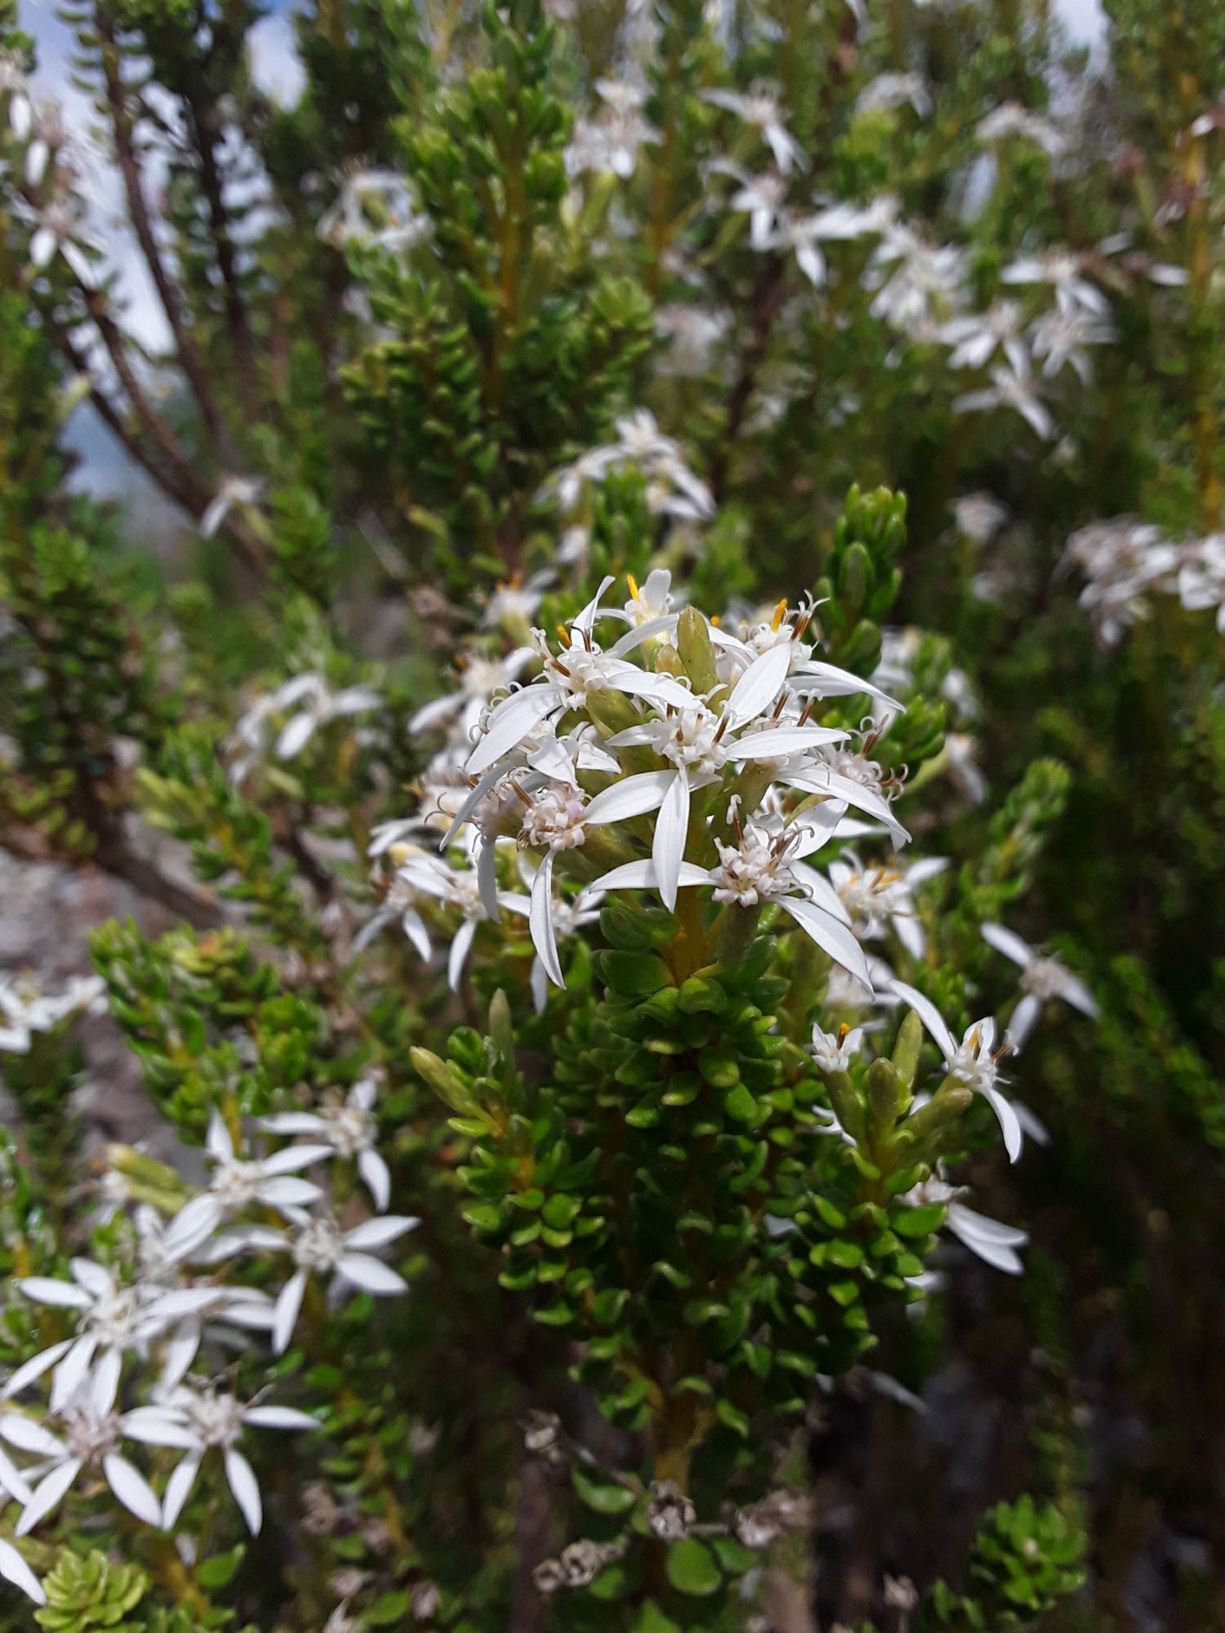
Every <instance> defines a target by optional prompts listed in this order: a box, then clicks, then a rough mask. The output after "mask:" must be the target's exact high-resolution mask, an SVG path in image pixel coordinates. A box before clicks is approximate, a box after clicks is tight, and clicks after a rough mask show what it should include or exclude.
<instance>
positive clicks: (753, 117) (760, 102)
mask: <svg viewBox="0 0 1225 1633" xmlns="http://www.w3.org/2000/svg"><path fill="white" fill-rule="evenodd" d="M702 97H703V100H705V101H706V102H711V103H713V104H714V105H715V107H717V108H726V109H727V111H728V112H729V113H734V114H735V115H736V118H737V119H740V120H742V121H743V122H744V123H745V124H746V125H752V126H753V127H754V128H755V129H757V130H759V131H760V132H761V134H762V137H763V138H764V140H765V142H766V144H767V146H768V147H769V149H770V152H771V154H772V155H773V157H774V162H775V164H776V165H777V166H778V168H779V170H780V171H781V172H782V174H783V175H784V176H785V175H787V174H788V172H789V171H792V170H803V169H804V167H805V159H804V151H803V149H802V148H801V147H800V144H799V143H798V142H797V141H796V139H795V137H794V136H792V135H791V134H790V132H789V131H788V130H787V128H786V126H785V125H784V124H783V115H782V110H781V108H780V107H779V103H778V99H777V97H775V96H774V95H772V94H771V92H769V91H768V90H765V89H763V88H762V87H755V88H754V89H753V90H752V91H750V92H748V93H747V95H746V94H743V93H741V92H739V91H726V90H716V91H703V92H702Z"/></svg>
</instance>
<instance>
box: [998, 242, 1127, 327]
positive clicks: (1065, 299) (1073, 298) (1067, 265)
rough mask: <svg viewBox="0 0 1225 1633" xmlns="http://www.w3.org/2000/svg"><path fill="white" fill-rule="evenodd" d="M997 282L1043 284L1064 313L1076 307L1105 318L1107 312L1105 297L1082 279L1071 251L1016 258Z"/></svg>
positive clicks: (1079, 260) (1076, 257)
mask: <svg viewBox="0 0 1225 1633" xmlns="http://www.w3.org/2000/svg"><path fill="white" fill-rule="evenodd" d="M1000 280H1001V282H1003V283H1006V284H1047V285H1049V287H1050V288H1051V289H1052V290H1053V291H1054V294H1055V301H1056V304H1057V305H1058V306H1059V309H1060V310H1061V311H1064V312H1068V311H1072V310H1074V309H1075V308H1077V307H1080V308H1081V309H1082V310H1083V311H1086V312H1091V313H1093V314H1094V316H1096V317H1108V316H1109V313H1110V305H1109V302H1108V301H1107V299H1106V297H1105V295H1103V294H1102V292H1101V290H1100V289H1099V288H1098V287H1097V285H1096V284H1094V283H1090V282H1089V280H1088V278H1086V277H1085V275H1084V265H1083V261H1082V258H1081V256H1079V255H1077V254H1076V253H1075V252H1074V251H1072V250H1064V249H1052V250H1044V251H1043V252H1042V253H1041V254H1038V255H1022V256H1019V257H1018V259H1017V260H1015V261H1010V262H1009V264H1008V265H1007V266H1006V267H1005V268H1004V270H1003V272H1001V273H1000Z"/></svg>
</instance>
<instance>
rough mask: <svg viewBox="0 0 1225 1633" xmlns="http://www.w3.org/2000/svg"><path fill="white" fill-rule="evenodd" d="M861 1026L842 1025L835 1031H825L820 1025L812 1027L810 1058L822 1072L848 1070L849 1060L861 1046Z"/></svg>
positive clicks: (849, 1066)
mask: <svg viewBox="0 0 1225 1633" xmlns="http://www.w3.org/2000/svg"><path fill="white" fill-rule="evenodd" d="M863 1034H864V1029H863V1027H862V1026H854V1027H852V1026H847V1025H845V1024H844V1025H842V1026H840V1027H839V1028H838V1030H837V1032H825V1031H823V1030H822V1029H821V1026H820V1025H819V1024H818V1025H815V1026H814V1027H813V1029H812V1048H811V1053H812V1058H813V1060H815V1061H816V1063H817V1065H818V1066H819V1067H820V1068H821V1070H822V1071H823V1072H848V1071H850V1069H851V1062H852V1061H853V1060H854V1059H855V1057H856V1055H857V1054H858V1053H859V1051H860V1049H861V1048H862V1047H863Z"/></svg>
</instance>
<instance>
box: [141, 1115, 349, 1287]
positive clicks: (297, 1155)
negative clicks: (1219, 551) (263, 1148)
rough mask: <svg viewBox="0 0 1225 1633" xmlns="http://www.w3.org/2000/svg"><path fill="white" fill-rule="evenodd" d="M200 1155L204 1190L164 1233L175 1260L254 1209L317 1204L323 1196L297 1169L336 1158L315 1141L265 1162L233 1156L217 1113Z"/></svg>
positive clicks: (288, 1148) (326, 1146)
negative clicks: (206, 1171) (207, 1170)
mask: <svg viewBox="0 0 1225 1633" xmlns="http://www.w3.org/2000/svg"><path fill="white" fill-rule="evenodd" d="M205 1150H206V1152H207V1154H208V1156H209V1157H210V1159H211V1160H212V1164H213V1172H212V1175H211V1176H210V1180H209V1186H208V1189H207V1190H206V1191H202V1192H201V1193H200V1194H199V1196H195V1197H193V1198H192V1199H191V1201H190V1202H188V1203H186V1204H184V1206H183V1207H182V1208H181V1209H180V1211H179V1212H178V1213H177V1214H176V1215H175V1217H174V1219H173V1220H172V1221H171V1223H170V1227H169V1229H168V1231H167V1233H166V1243H167V1247H168V1250H169V1251H170V1252H171V1253H174V1254H176V1255H178V1254H184V1255H186V1254H191V1253H194V1252H195V1251H196V1250H197V1249H198V1248H200V1247H202V1246H203V1245H204V1243H205V1242H206V1241H207V1240H208V1238H209V1237H210V1236H212V1235H213V1233H214V1232H215V1231H216V1230H217V1229H218V1227H219V1226H221V1225H223V1224H227V1223H229V1222H230V1221H231V1220H233V1219H235V1218H237V1217H238V1215H239V1214H241V1213H242V1212H243V1211H244V1210H245V1209H247V1208H250V1207H252V1206H254V1205H256V1204H258V1205H260V1206H262V1207H265V1208H275V1209H282V1208H303V1207H308V1206H309V1205H310V1204H311V1203H312V1202H318V1201H319V1199H320V1197H321V1196H322V1194H323V1193H322V1191H321V1190H320V1189H319V1187H318V1185H316V1184H315V1183H314V1181H313V1180H309V1179H303V1178H301V1173H302V1170H303V1169H304V1168H310V1167H313V1166H314V1164H315V1163H318V1162H324V1161H326V1160H327V1159H328V1158H330V1157H332V1156H334V1155H335V1153H336V1147H335V1146H334V1145H333V1144H332V1142H331V1140H327V1141H322V1140H320V1141H317V1142H314V1143H312V1144H308V1145H287V1146H286V1147H285V1148H284V1149H283V1150H281V1151H276V1152H274V1153H273V1154H272V1155H271V1156H270V1157H259V1158H253V1157H239V1156H238V1154H237V1153H236V1151H235V1149H234V1141H233V1139H232V1138H231V1136H230V1131H229V1129H228V1128H227V1127H226V1124H225V1120H224V1118H222V1117H221V1116H220V1115H219V1114H218V1113H217V1112H214V1113H213V1115H212V1117H211V1118H210V1120H209V1125H208V1134H207V1137H206V1140H205Z"/></svg>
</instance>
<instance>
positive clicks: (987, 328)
mask: <svg viewBox="0 0 1225 1633" xmlns="http://www.w3.org/2000/svg"><path fill="white" fill-rule="evenodd" d="M1022 327H1023V314H1022V312H1021V308H1020V306H1019V305H1018V304H1017V302H1016V301H996V303H995V305H994V306H991V307H989V308H988V309H987V311H985V312H975V313H972V314H971V315H969V316H967V317H957V318H952V319H950V320H949V322H948V323H945V324H943V325H942V326H941V329H940V340H941V341H942V342H943V343H944V345H946V346H950V347H951V348H952V350H951V352H950V353H949V367H950V368H952V369H981V368H983V367H984V366H985V365H986V364H987V363H989V362H990V361H991V359H992V358H993V357H994V356H995V354H996V352H997V351H998V352H1002V353H1003V354H1004V357H1005V358H1006V359H1007V361H1008V363H1009V364H1010V365H1011V367H1012V369H1013V371H1014V372H1015V373H1017V374H1024V373H1026V372H1027V370H1028V368H1029V353H1028V352H1027V351H1026V349H1025V342H1024V340H1023V338H1022V334H1021V331H1022Z"/></svg>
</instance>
